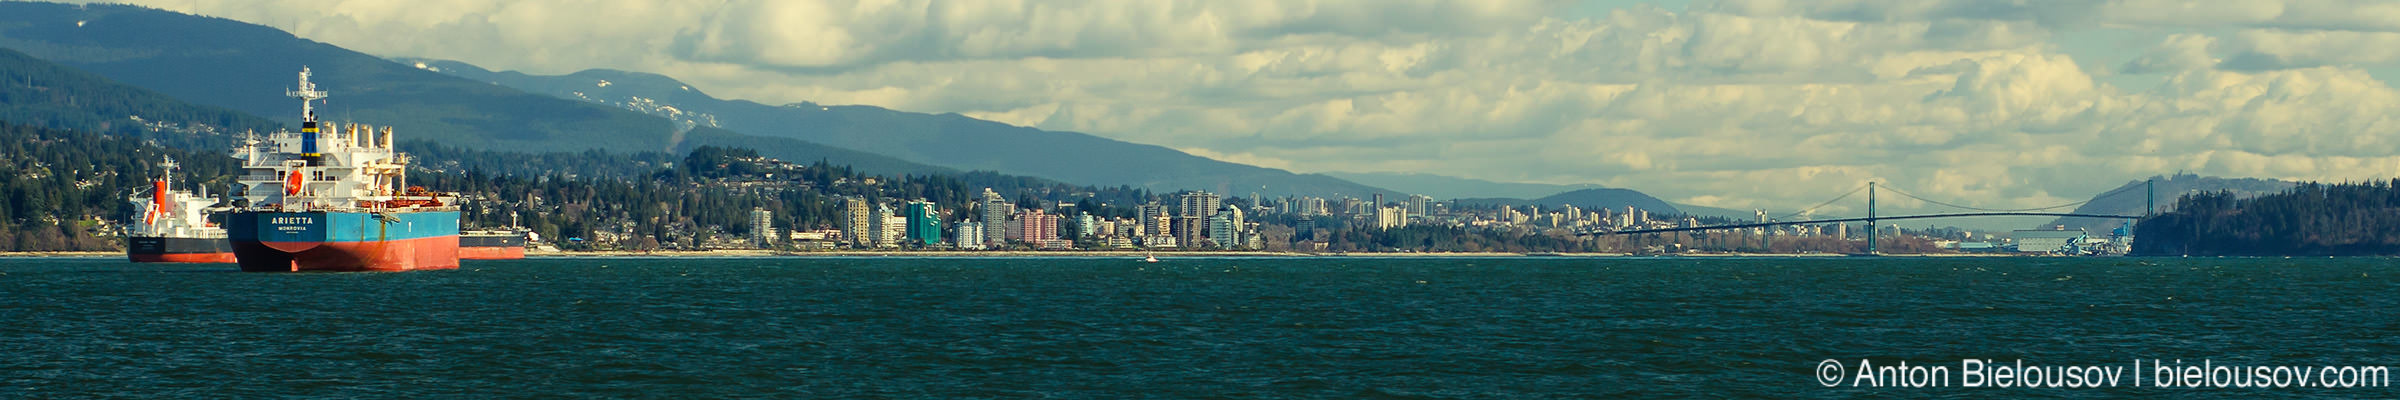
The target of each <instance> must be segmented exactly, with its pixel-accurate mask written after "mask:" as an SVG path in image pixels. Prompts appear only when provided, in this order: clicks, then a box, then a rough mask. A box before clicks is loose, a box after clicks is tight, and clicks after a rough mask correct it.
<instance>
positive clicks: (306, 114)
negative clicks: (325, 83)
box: [283, 66, 325, 129]
mask: <svg viewBox="0 0 2400 400" xmlns="http://www.w3.org/2000/svg"><path fill="white" fill-rule="evenodd" d="M283 95H285V96H291V97H292V98H295V99H300V123H301V125H303V127H302V129H306V128H307V127H308V126H309V125H316V124H317V109H316V104H314V103H316V101H317V100H323V99H325V91H323V90H317V84H315V83H311V82H309V81H308V67H307V66H301V67H300V88H299V89H293V90H289V91H285V92H284V93H283Z"/></svg>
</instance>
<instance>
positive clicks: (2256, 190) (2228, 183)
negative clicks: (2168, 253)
mask: <svg viewBox="0 0 2400 400" xmlns="http://www.w3.org/2000/svg"><path fill="white" fill-rule="evenodd" d="M2150 182H2155V183H2154V184H2153V183H2150ZM2146 184H2147V185H2154V186H2152V187H2149V188H2144V187H2143V186H2144V185H2146ZM2298 185H2299V184H2298V183H2294V182H2286V181H2280V180H2274V179H2258V178H2219V177H2213V176H2200V175H2194V174H2174V175H2166V176H2156V177H2151V178H2150V179H2148V180H2140V181H2130V182H2125V184H2124V185H2122V186H2117V188H2116V189H2110V190H2109V191H2106V192H2101V193H2100V194H2098V195H2094V196H2092V199H2091V200H2090V201H2089V202H2086V203H2083V205H2081V206H2076V207H2075V211H2074V212H2073V213H2074V214H2111V215H2142V214H2143V213H2144V212H2146V211H2147V210H2148V208H2149V207H2151V206H2152V204H2153V203H2152V202H2151V199H2153V198H2152V197H2146V196H2145V194H2155V196H2156V197H2155V199H2156V203H2155V204H2156V207H2157V208H2158V210H2157V211H2158V212H2167V211H2169V210H2172V209H2174V208H2175V203H2176V201H2177V200H2180V199H2182V198H2183V196H2184V195H2186V194H2192V193H2213V192H2220V191H2224V192H2233V195H2234V198H2238V199H2247V198H2252V197H2258V196H2264V195H2269V194H2274V193H2276V192H2282V191H2284V190H2287V189H2291V188H2292V187H2293V186H2298ZM2124 222H2125V220H2121V219H2106V218H2076V217H2064V218H2058V219H2056V220H2053V221H2050V224H2049V225H2048V226H2062V225H2063V226H2065V227H2066V228H2067V229H2083V230H2084V232H2089V233H2092V234H2095V235H2106V234H2108V232H2109V231H2110V230H2113V229H2116V228H2117V226H2118V225H2119V224H2123V223H2124Z"/></svg>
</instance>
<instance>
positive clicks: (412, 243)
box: [226, 211, 459, 272]
mask: <svg viewBox="0 0 2400 400" xmlns="http://www.w3.org/2000/svg"><path fill="white" fill-rule="evenodd" d="M226 225H227V228H228V229H227V231H228V235H230V236H231V239H232V240H231V242H232V245H233V252H234V255H236V256H237V257H238V258H240V262H241V267H242V270H243V271H251V272H298V271H335V272H349V271H412V270H428V269H456V268H458V259H459V250H458V234H457V232H458V212H456V211H416V212H403V213H371V212H335V211H324V212H237V213H233V214H232V215H231V217H230V218H227V224H226Z"/></svg>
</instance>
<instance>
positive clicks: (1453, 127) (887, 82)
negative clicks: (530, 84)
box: [135, 1, 2400, 213]
mask: <svg viewBox="0 0 2400 400" xmlns="http://www.w3.org/2000/svg"><path fill="white" fill-rule="evenodd" d="M135 3H137V4H143V5H148V6H153V7H160V8H164V9H169V10H175V11H184V12H193V13H197V14H202V15H212V16H220V17H226V18H231V19H235V20H241V21H246V22H252V23H259V24H263V25H267V26H271V27H276V28H281V29H286V30H290V31H292V32H294V33H295V34H297V35H300V36H301V37H304V38H309V39H313V40H320V41H325V42H328V43H332V44H335V45H340V46H345V47H351V48H356V49H359V50H361V51H366V52H370V53H374V54H377V55H382V56H409V57H428V58H441V59H455V60H460V61H465V62H469V63H474V64H478V65H483V66H487V67H492V68H496V69H513V70H522V71H526V72H529V73H541V74H558V73H566V72H572V71H575V70H580V69H584V68H615V69H624V70H632V71H644V72H654V73H661V74H665V75H669V76H673V77H676V78H679V79H682V80H685V81H687V82H691V83H693V84H694V85H695V86H699V88H698V89H701V90H706V91H710V92H712V93H717V94H718V95H720V96H723V97H728V98H744V99H752V100H757V101H761V102H766V103H770V104H776V103H784V102H797V101H817V102H821V103H828V104H870V105H879V106H886V107H892V108H896V109H904V110H911V111H924V112H957V113H961V114H965V115H968V116H973V117H978V118H985V119H991V120H995V121H1000V122H1006V123H1011V124H1018V125H1027V126H1034V127H1039V128H1044V129H1052V130H1066V131H1078V132H1088V133H1093V134H1096V135H1100V136H1104V137H1110V138H1115V139H1120V140H1126V141H1131V142H1138V143H1151V144H1158V145H1163V146H1168V147H1172V148H1176V149H1179V150H1183V151H1186V152H1190V153H1193V154H1197V155H1202V156H1208V157H1212V158H1218V159H1223V160H1227V161H1234V162H1243V163H1250V164H1255V165H1260V166H1266V167H1275V168H1285V169H1290V170H1294V171H1296V172H1326V171H1366V172H1431V173H1440V174H1445V175H1456V176H1464V177H1471V178H1478V179H1487V180H1494V181H1520V182H1543V183H1553V184H1577V183H1591V184H1601V185H1606V186H1611V187H1623V188H1632V189H1637V190H1642V191H1644V192H1647V193H1651V194H1654V195H1657V196H1658V197H1661V198H1664V199H1666V200H1670V201H1675V202H1681V203H1690V204H1698V205H1704V206H1714V207H1724V208H1734V209H1751V208H1766V209H1775V210H1788V209H1794V208H1799V207H1803V206H1806V205H1807V204H1809V203H1814V202H1815V201H1818V200H1822V199H1825V198H1831V197H1833V196H1834V195H1838V194H1840V193H1841V192H1843V191H1846V190H1849V189H1850V188H1852V187H1854V186H1857V185H1858V184H1860V183H1862V182H1864V181H1867V180H1870V179H1873V180H1880V181H1884V182H1889V183H1892V184H1894V185H1896V186H1901V187H1907V188H1910V189H1911V190H1913V191H1915V192H1917V193H1918V194H1921V195H1925V196H1929V197H1934V198H1941V199H1945V200H1952V201H1961V202H1968V203H1970V204H1971V205H1977V206H1988V207H2000V208H2015V207H2030V206H2045V205H2052V204H2058V203H2063V202H2069V201H2075V200H2081V199H2084V198H2086V197H2088V196H2090V195H2091V194H2094V193H2098V192H2100V191H2104V190H2106V189H2108V188H2113V187H2116V186H2118V185H2121V184H2123V183H2124V182H2126V181H2128V180H2136V179H2141V178H2143V177H2148V176H2152V175H2162V174H2172V173H2176V172H2181V171H2189V172H2194V173H2199V174H2204V175H2215V176H2227V177H2260V178H2284V179H2311V180H2334V181H2339V180H2358V179H2371V178H2378V177H2389V176H2391V175H2394V174H2400V157H2394V156H2391V155H2390V154H2395V153H2400V142H2395V141H2393V140H2391V139H2389V138H2390V137H2393V135H2392V133H2394V132H2393V130H2394V129H2400V128H2395V127H2400V121H2393V120H2392V119H2391V118H2390V117H2387V115H2391V114H2393V111H2400V91H2395V90H2394V89H2393V88H2392V86H2391V85H2390V84H2389V83H2388V82H2390V80H2391V79H2394V77H2395V72H2394V71H2395V68H2396V67H2400V52H2394V51H2392V50H2389V49H2391V48H2393V46H2391V44H2400V33H2395V31H2400V22H2393V21H2400V17H2396V16H2400V5H2394V4H2389V3H2370V2H2336V1H2288V2H2286V1H2253V2H2178V1H2104V2H2033V3H2027V4H2016V3H2010V2H1981V1H1907V2H1898V1H1892V2H1886V1H1822V2H1789V3H1787V2H1778V1H1697V2H1654V3H1650V2H1623V1H1592V2H1547V1H1522V2H1508V1H1473V2H1365V1H1362V2H1339V1H1334V2H1316V3H1292V2H1259V3H1233V2H1194V3H1183V2H1141V3H1081V2H1057V3H1052V2H1038V1H1037V2H1016V3H1007V4H1016V5H1017V6H1012V7H1002V6H999V4H1001V3H984V2H888V3H872V4H836V3H820V2H732V3H708V2H692V3H684V2H625V3H612V6H592V5H588V4H582V3H577V4H572V5H570V4H562V3H552V2H542V1H528V2H508V3H500V4H483V3H480V2H460V3H455V4H415V3H380V2H324V3H290V4H278V5H277V6H274V7H257V6H256V5H255V4H254V3H247V2H220V1H137V2H135ZM568 6H572V7H568ZM1195 189H1203V188H1195ZM1888 206H1890V207H1895V208H1901V209H1905V208H1908V207H1911V206H1912V204H1909V203H1908V202H1906V201H1905V200H1898V201H1896V202H1895V203H1894V204H1890V205H1888ZM1852 208H1855V206H1851V205H1836V206H1835V207H1834V208H1832V209H1828V210H1827V212H1836V213H1840V212H1853V211H1854V210H1851V209H1852Z"/></svg>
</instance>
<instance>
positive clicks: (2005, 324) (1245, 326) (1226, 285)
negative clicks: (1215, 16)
mask: <svg viewBox="0 0 2400 400" xmlns="http://www.w3.org/2000/svg"><path fill="white" fill-rule="evenodd" d="M2395 265H2400V263H2395V261H2393V260H2389V259H2347V258H2346V259H2058V258H2000V259H1972V258H1959V259H1947V258H1943V259H1918V258H1887V259H1857V258H1831V259H1585V258H1518V259H1498V258H1485V259H1405V258H1403V259H1373V258H1301V259H1263V258H1221V259H1169V260H1166V261H1165V262H1162V263H1158V264H1141V263H1136V262H1133V261H1132V260H1129V259H1120V258H1105V259H1073V258H1069V259H1046V258H990V259H954V258H932V259H869V258H800V259H547V260H518V261H470V262H469V263H468V264H467V265H466V267H465V268H463V269H460V270H457V271H438V272H413V273H352V274H245V273H236V272H232V270H233V267H232V266H230V265H137V264H129V263H124V262H121V261H116V260H102V259H7V260H0V397H111V396H127V397H174V398H190V397H262V396H298V397H378V398H387V397H400V398H424V397H525V396H531V397H564V398H588V397H677V398H725V397H781V398H823V397H858V396H865V397H918V398H953V397H1064V398H1129V397H1141V398H1154V397H1167V398H1194V397H1203V398H1550V397H1615V398H1623V397H1711V398H1714V397H1855V396H1907V397H1926V396H1952V395H1969V396H1994V395H2006V396H2034V397H2053V396H2056V397H2124V396H2130V395H2150V396H2158V395H2174V396H2193V395H2204V396H2222V397H2239V398H2251V397H2261V396H2267V397H2276V396H2287V395H2288V396H2341V397H2391V396H2394V395H2395V394H2400V391H2395V390H2393V389H2390V388H2354V389H2340V390H2327V389H2206V390H2185V389H2155V388H2117V389H2098V390H2095V389H2021V388H2019V389H1996V388H1983V389H1959V388H1950V389H1922V388H1882V389H1870V388H1853V387H1848V386H1843V387H1838V388H1826V387H1824V386H1820V385H1819V384H1818V382H1817V381H1816V380H1815V378H1814V374H1813V371H1812V370H1813V368H1814V367H1816V366H1817V364H1818V363H1819V362H1820V361H1822V360H1824V359H1829V358H1831V359H1840V360H1844V361H1843V362H1844V363H1855V362H1857V360H1858V359H1861V358H1867V359H1872V360H1879V361H1902V360H1906V361H1909V362H1911V363H1916V364H1922V363H1925V362H1938V363H1941V364H1942V365H1952V366H1954V365H1955V364H1956V363H1957V362H1959V360H1962V359H1970V358H1973V359H1997V360H2000V361H2003V362H2006V361H2010V360H2016V359H2023V360H2025V361H2026V362H2027V363H2029V364H2053V365H2081V364H2105V365H2127V364H2129V363H2130V362H2131V360H2133V359H2136V358H2142V359H2151V358H2162V359H2178V358H2180V359H2187V360H2195V361H2196V360H2201V359H2208V360H2212V361H2214V362H2216V363H2220V364H2222V363H2247V364H2263V365H2320V364H2327V365H2394V366H2400V351H2395V350H2400V340H2395V339H2394V333H2395V332H2400V314H2396V313H2395V307H2400V301H2395V300H2394V296H2395V294H2396V290H2400V284H2396V283H2400V279H2395V277H2400V268H2395ZM1853 372H1855V371H1853ZM2144 373H2147V372H2144ZM1955 384H1956V383H1955V382H1953V385H1955Z"/></svg>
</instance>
